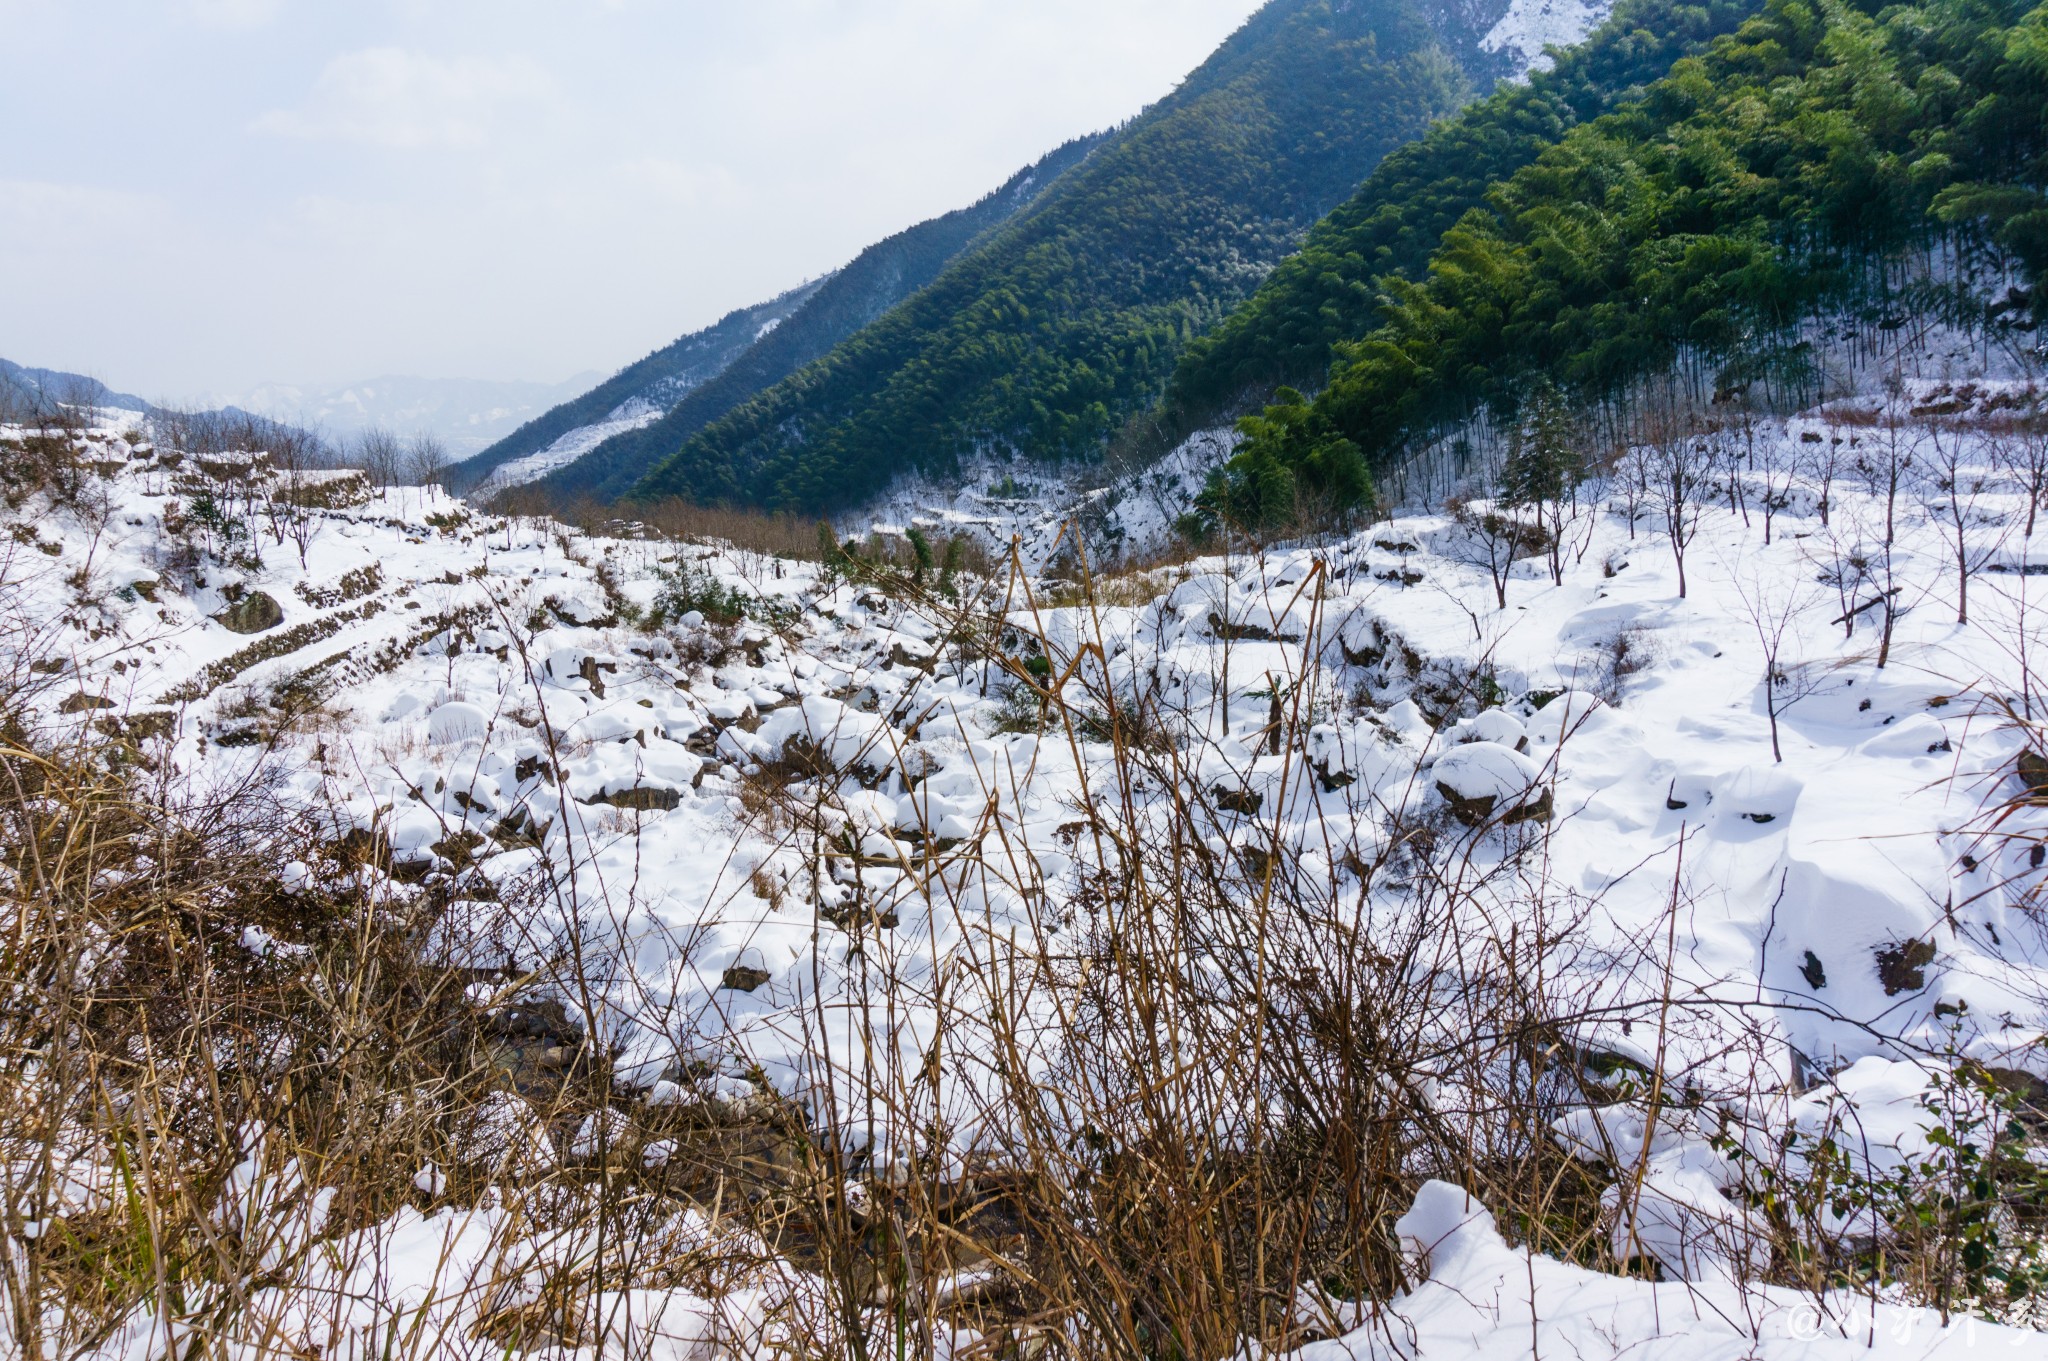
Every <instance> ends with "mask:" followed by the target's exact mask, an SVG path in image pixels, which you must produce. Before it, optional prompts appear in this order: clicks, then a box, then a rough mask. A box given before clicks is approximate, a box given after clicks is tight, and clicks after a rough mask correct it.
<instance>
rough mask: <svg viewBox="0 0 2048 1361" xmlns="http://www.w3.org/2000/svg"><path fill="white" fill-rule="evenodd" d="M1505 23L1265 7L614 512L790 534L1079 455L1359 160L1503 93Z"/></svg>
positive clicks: (1285, 1)
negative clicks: (863, 506)
mask: <svg viewBox="0 0 2048 1361" xmlns="http://www.w3.org/2000/svg"><path fill="white" fill-rule="evenodd" d="M1506 12H1507V5H1506V4H1505V3H1498V4H1491V5H1488V4H1475V5H1466V6H1462V7H1456V6H1445V5H1441V4H1433V3H1427V2H1426V0H1273V3H1271V4H1268V5H1267V6H1266V7H1265V8H1264V9H1262V10H1260V11H1259V12H1258V13H1257V14H1256V15H1255V16H1253V18H1252V19H1251V20H1249V21H1248V22H1247V23H1246V24H1245V25H1244V26H1243V27H1242V28H1241V29H1240V30H1239V31H1238V32H1237V33H1236V34H1235V35H1233V36H1232V37H1231V38H1230V39H1229V40H1228V41H1227V42H1225V43H1224V44H1223V46H1222V47H1221V48H1220V49H1219V50H1218V51H1217V52H1216V53H1215V54H1214V55H1213V56H1212V57H1211V58H1210V59H1209V60H1208V61H1207V62H1205V63H1204V64H1203V65H1202V66H1201V67H1200V68H1199V69H1197V70H1196V71H1195V72H1194V73H1193V74H1192V75H1190V76H1189V77H1188V79H1187V80H1186V81H1185V82H1184V83H1183V84H1182V85H1181V86H1180V88H1179V89H1177V90H1175V91H1174V92H1173V93H1172V94H1171V95H1169V96H1168V97H1167V98H1165V99H1163V100H1161V101H1160V102H1159V103H1157V104H1155V105H1153V106H1152V107H1151V108H1149V109H1147V110H1146V111H1145V112H1144V113H1143V114H1142V115H1140V116H1139V117H1138V118H1136V119H1135V120H1133V121H1132V122H1131V123H1129V124H1127V125H1125V126H1124V127H1123V128H1121V129H1119V130H1118V131H1117V133H1116V134H1115V135H1114V136H1113V137H1111V138H1110V139H1108V140H1107V141H1105V142H1104V144H1103V145H1102V146H1101V147H1100V148H1098V149H1097V150H1096V151H1095V153H1094V154H1093V155H1091V156H1090V157H1089V158H1088V159H1087V160H1086V161H1085V162H1084V163H1083V164H1081V165H1080V166H1078V167H1076V168H1075V169H1074V170H1073V171H1071V172H1070V173H1068V174H1067V175H1066V176H1064V177H1063V178H1062V179H1060V180H1059V181H1058V182H1057V183H1055V184H1054V185H1053V186H1052V187H1051V188H1049V189H1048V190H1046V192H1045V193H1044V194H1043V195H1042V196H1041V197H1040V198H1039V199H1038V200H1037V201H1036V202H1035V203H1034V204H1033V205H1032V206H1031V208H1030V209H1029V210H1028V211H1026V212H1024V213H1022V214H1020V215H1018V217H1017V218H1016V219H1015V220H1013V221H1012V222H1010V223H1009V224H1008V225H1007V226H1005V227H1004V228H1002V229H1001V230H1000V231H997V232H995V233H992V234H991V235H990V236H989V237H988V238H987V239H986V240H984V241H982V242H980V243H979V244H977V245H976V246H975V247H974V248H973V249H972V250H970V251H968V252H966V253H964V254H963V255H962V256H961V257H960V258H959V259H957V260H956V261H954V262H953V263H952V264H951V265H950V266H949V267H948V268H947V269H946V270H945V271H944V273H942V274H941V275H940V276H939V277H938V278H937V279H936V280H935V281H934V282H933V283H932V284H931V286H930V287H928V288H926V289H924V290H923V291H921V292H919V293H917V294H916V295H914V296H913V297H911V298H910V299H909V300H908V301H906V302H905V303H903V304H902V305H901V306H899V307H897V308H896V309H894V310H893V311H891V312H890V313H888V314H887V315H886V316H884V317H882V318H881V319H880V320H879V321H877V322H875V323H874V324H873V325H871V326H869V327H867V328H866V329H864V330H862V331H860V332H858V333H857V334H855V335H854V336H853V337H852V338H850V339H849V340H847V341H846V342H845V343H844V344H842V345H840V346H839V347H838V348H837V349H835V350H834V351H832V352H831V353H830V354H829V355H827V356H826V357H825V358H823V359H821V360H819V361H818V362H816V363H814V364H811V365H810V366H808V367H806V368H804V369H802V370H800V371H798V372H797V373H795V374H793V375H791V376H790V377H788V378H785V379H784V380H782V381H781V382H780V383H778V384H776V385H775V386H774V387H772V388H770V389H768V390H767V391H765V392H763V393H760V394H759V395H757V396H755V397H753V398H751V399H750V400H748V401H747V402H746V403H744V404H743V405H741V406H739V407H737V408H735V409H734V410H732V411H731V412H730V414H728V415H726V416H724V417H723V418H721V419H720V420H718V421H716V422H714V423H713V424H711V425H709V426H707V427H705V428H704V429H703V430H701V431H699V432H698V433H697V434H696V435H695V436H693V437H692V438H691V439H690V440H689V441H688V442H687V443H686V444H684V445H683V446H682V447H681V449H680V450H678V451H677V452H675V453H674V454H673V456H672V457H670V458H669V459H668V460H667V461H666V462H664V463H663V464H662V465H661V466H660V467H659V468H658V469H656V470H655V472H654V473H653V474H652V475H650V476H649V477H647V478H646V479H644V480H643V481H642V482H641V483H640V484H639V485H638V486H637V487H636V488H635V489H634V490H635V493H636V494H637V495H641V496H660V495H682V496H688V497H692V498H695V499H698V500H700V501H711V502H734V503H742V504H748V505H755V506H761V507H776V508H790V509H805V510H821V509H829V508H832V507H836V506H843V505H846V504H849V503H852V502H854V501H857V500H859V499H860V498H862V497H864V496H868V495H871V494H872V493H874V492H876V491H878V490H879V489H880V488H881V487H882V486H884V485H885V484H886V483H887V482H888V481H889V479H890V478H891V477H892V476H893V475H895V474H896V473H898V472H901V471H906V470H909V469H921V470H924V471H928V472H942V471H944V470H946V469H948V468H950V467H952V466H954V465H955V464H956V463H957V461H958V460H959V459H960V458H961V457H962V456H964V455H968V454H971V453H974V452H976V451H979V450H987V449H1004V450H1012V451H1016V452H1020V453H1023V454H1026V455H1030V456H1034V457H1039V458H1045V459H1059V458H1065V457H1074V456H1081V457H1087V456H1092V455H1095V454H1098V453H1100V451H1101V450H1102V448H1103V446H1104V444H1105V442H1106V440H1107V439H1108V437H1109V435H1110V434H1111V433H1112V432H1113V431H1114V430H1116V429H1117V427H1118V426H1119V425H1120V424H1121V423H1122V421H1123V420H1124V419H1125V418H1126V417H1127V416H1129V415H1130V414H1131V413H1133V412H1134V411H1137V410H1140V409H1142V408H1143V407H1145V406H1147V405H1149V404H1150V402H1151V401H1152V400H1153V399H1154V398H1155V397H1156V396H1157V394H1158V393H1159V391H1160V390H1161V388H1162V386H1163V385H1164V383H1165V381H1166V378H1167V376H1168V375H1169V374H1170V373H1171V372H1172V370H1173V367H1174V364H1175V363H1176V361H1177V360H1178V359H1179V357H1180V354H1181V352H1182V351H1183V350H1184V349H1185V348H1186V347H1187V345H1188V343H1189V342H1190V341H1192V340H1193V339H1194V338H1195V337H1196V336H1198V335H1200V334H1202V333H1203V332H1204V331H1206V330H1208V329H1209V328H1210V327H1212V326H1214V325H1215V324H1216V323H1217V322H1219V321H1221V320H1222V319H1223V318H1224V317H1225V316H1227V315H1228V314H1229V313H1230V312H1231V311H1232V310H1233V309H1234V308H1235V307H1236V306H1237V305H1238V304H1239V303H1240V302H1241V301H1243V299H1245V298H1246V297H1248V296H1249V295H1250V294H1251V293H1252V291H1253V290H1254V289H1255V288H1257V286H1258V285H1259V283H1260V281H1261V280H1262V279H1264V278H1265V276H1266V275H1267V273H1268V272H1270V271H1271V269H1272V268H1273V266H1274V265H1276V264H1277V263H1278V262H1279V261H1280V260H1281V259H1283V258H1285V257H1286V256H1287V255H1288V254H1290V253H1291V252H1292V251H1293V250H1294V249H1296V248H1297V247H1298V246H1299V244H1300V242H1301V239H1302V236H1303V234H1304V233H1305V232H1306V231H1307V230H1308V228H1309V227H1310V226H1311V225H1312V224H1313V223H1314V222H1315V221H1316V220H1317V219H1318V218H1320V217H1321V216H1322V215H1323V214H1324V213H1326V212H1328V211H1329V210H1330V209H1331V208H1333V207H1335V206H1336V205H1337V204H1338V203H1340V202H1341V201H1343V199H1344V198H1345V197H1346V196H1348V195H1349V194H1350V193H1351V192H1352V191H1353V190H1354V189H1355V188H1356V186H1357V185H1358V183H1359V181H1360V180H1362V179H1363V178H1364V177H1365V176H1366V175H1367V174H1368V173H1370V172H1371V170H1372V169H1373V167H1374V166H1375V165H1377V164H1378V163H1379V161H1380V158H1381V157H1383V156H1385V155H1386V154H1387V153H1388V152H1389V151H1391V150H1393V149H1394V148H1395V147H1398V146H1400V145H1401V144H1402V143H1404V142H1407V141H1409V140H1411V139H1413V138H1414V137H1416V136H1418V135H1420V134H1421V133H1422V132H1423V130H1424V129H1426V128H1427V127H1428V126H1429V124H1430V123H1431V122H1433V121H1434V120H1436V119H1437V118H1440V117H1442V116H1444V115H1445V114H1448V113H1451V112H1454V111H1455V110H1457V109H1458V108H1460V107H1462V106H1463V105H1464V104H1465V103H1466V102H1467V101H1468V100H1469V99H1470V98H1471V96H1472V94H1473V91H1474V89H1475V87H1476V86H1484V85H1485V84H1488V83H1490V81H1491V79H1492V76H1493V75H1495V74H1498V73H1500V72H1501V71H1503V70H1507V69H1511V68H1512V65H1513V62H1512V58H1510V57H1509V56H1507V55H1506V54H1503V53H1489V52H1487V51H1484V50H1483V49H1482V48H1481V47H1480V45H1479V39H1478V37H1477V36H1475V35H1483V34H1485V33H1488V32H1491V30H1492V29H1493V28H1494V27H1495V26H1496V25H1497V24H1498V23H1499V21H1500V19H1501V18H1502V17H1503V16H1504V15H1505V14H1506Z"/></svg>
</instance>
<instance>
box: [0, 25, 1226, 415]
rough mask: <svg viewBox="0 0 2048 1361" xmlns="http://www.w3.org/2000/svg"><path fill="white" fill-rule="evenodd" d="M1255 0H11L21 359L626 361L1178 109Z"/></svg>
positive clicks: (147, 388) (433, 369) (190, 364)
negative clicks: (1154, 108)
mask: <svg viewBox="0 0 2048 1361" xmlns="http://www.w3.org/2000/svg"><path fill="white" fill-rule="evenodd" d="M1258 4H1259V0H0V128H4V129H5V133H4V134H0V356H4V357H6V358H9V359H13V360H15V361H16V362H19V363H27V364H37V365H42V366H46V367H50V368H64V369H72V370H77V371H81V372H86V373H90V374H92V375H94V376H96V377H99V378H102V379H104V380H105V381H107V382H109V383H112V384H114V385H115V386H118V387H122V388H126V389H129V390H133V391H138V392H140V393H141V394H142V395H143V396H145V397H156V398H170V399H180V398H193V397H198V396H202V395H205V394H209V393H221V392H235V391H240V390H243V389H246V388H249V387H252V386H254V385H256V384H258V383H260V382H265V381H285V382H301V383H326V382H342V381H350V380H355V379H360V378H367V377H372V376H375V375H378V374H386V373H396V374H420V375H426V376H433V377H471V378H529V379H540V380H549V381H552V380H559V379H563V378H567V377H568V376H570V375H571V374H573V373H576V372H579V371H582V370H586V369H604V370H610V369H613V368H616V367H618V366H619V365H621V364H623V363H626V362H628V361H630V360H632V359H635V358H637V357H639V356H640V355H641V354H644V353H646V352H647V351H648V350H650V349H653V348H655V347H656V346H658V345H660V344H663V343H665V342H667V341H669V340H672V339H674V338H675V337H676V336H677V335H679V334H681V333H683V332H684V331H687V330H692V329H695V328H696V327H698V326H701V325H704V324H707V323H709V322H711V321H713V320H715V319H716V318H717V317H718V316H719V315H720V314H722V313H723V312H725V311H728V310H730V309H731V308H734V307H738V306H742V305H745V304H748V303H753V302H758V301H760V300H762V299H764V298H767V297H770V296H772V295H773V294H775V293H777V292H780V291H781V290H783V289H785V288H788V287H790V286H792V285H794V284H796V283H798V282H800V281H801V280H802V279H804V278H805V277H807V276H812V275H816V274H821V273H823V272H825V271H826V270H829V269H832V268H835V267H836V266H838V265H840V264H843V263H845V261H846V260H848V259H850V258H851V257H852V256H853V255H854V254H855V253H857V252H858V251H859V250H860V249H861V247H863V246H865V245H868V244H869V243H871V242H873V241H875V240H877V239H879V238H881V237H883V236H886V235H888V234H889V233H891V232H893V231H896V230H899V229H901V228H903V227H906V226H908V225H910V224H911V223H913V222H916V221H919V220H921V219H923V218H926V217H930V216H932V215H934V214H936V213H940V212H944V211H946V210H948V209H951V208H956V207H961V206H964V205H965V204H967V203H969V202H971V201H972V200H974V199H976V198H978V197H980V196H981V195H982V194H983V193H985V192H987V191H988V190H990V189H992V188H994V187H995V186H996V185H997V184H999V183H1001V182H1002V180H1003V179H1004V178H1006V177H1007V176H1008V175H1009V174H1010V173H1011V172H1012V171H1014V170H1016V169H1018V168H1019V167H1021V166H1023V165H1025V164H1027V163H1029V162H1030V161H1032V160H1034V159H1036V158H1037V157H1038V156H1039V155H1041V154H1042V153H1044V152H1045V151H1048V150H1050V149H1051V148H1052V147H1053V146H1055V145H1056V144H1058V143H1059V142H1061V141H1063V140H1065V139H1066V138H1068V137H1072V136H1075V135H1078V134H1080V133H1084V132H1088V131H1091V130H1093V129H1095V128H1098V127H1104V126H1108V125H1110V124H1113V123H1115V122H1117V121H1119V120H1120V119H1123V118H1126V117H1128V116H1130V115H1131V114H1134V113H1136V112H1137V111H1138V110H1139V109H1140V108H1142V107H1143V106H1144V105H1146V104H1147V103H1149V102H1151V101H1153V100H1155V99H1157V98H1159V97H1160V96H1161V95H1164V94H1165V93H1166V92H1167V91H1169V90H1170V89H1172V88H1173V86H1174V84H1175V83H1177V82H1178V81H1179V79H1180V78H1181V77H1182V76H1183V75H1185V74H1186V73H1187V72H1188V71H1190V70H1192V69H1193V68H1194V67H1195V66H1196V65H1197V64H1199V63H1200V62H1201V60H1202V59H1203V58H1204V57H1205V56H1207V55H1208V53H1209V52H1210V51H1211V50H1212V49H1213V48H1214V47H1215V46H1216V45H1217V44H1218V43H1219V42H1221V41H1222V40H1223V38H1225V37H1226V36H1228V34H1229V33H1230V32H1231V31H1232V30H1233V29H1235V28H1236V27H1237V26H1238V25H1239V24H1240V23H1242V22H1243V21H1244V19H1245V18H1246V17H1247V16H1249V15H1250V14H1251V13H1252V11H1254V10H1255V9H1257V8H1258Z"/></svg>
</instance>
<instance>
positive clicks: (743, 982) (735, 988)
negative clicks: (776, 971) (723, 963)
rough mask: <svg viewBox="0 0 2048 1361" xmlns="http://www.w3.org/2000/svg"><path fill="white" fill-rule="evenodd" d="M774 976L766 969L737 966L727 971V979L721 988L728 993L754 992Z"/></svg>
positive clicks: (744, 965) (721, 983)
mask: <svg viewBox="0 0 2048 1361" xmlns="http://www.w3.org/2000/svg"><path fill="white" fill-rule="evenodd" d="M773 976H774V975H772V974H770V973H769V972H768V971H767V970H766V969H756V968H754V967H752V966H751V965H747V964H735V965H733V966H732V967H731V968H729V969H727V970H726V971H725V978H724V979H723V980H722V981H721V982H720V984H719V986H720V987H722V988H724V989H725V990H726V991H728V992H753V991H754V990H755V989H756V988H759V987H761V986H763V985H764V984H766V983H767V982H768V980H769V979H770V978H772V977H773Z"/></svg>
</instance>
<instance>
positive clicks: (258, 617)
mask: <svg viewBox="0 0 2048 1361" xmlns="http://www.w3.org/2000/svg"><path fill="white" fill-rule="evenodd" d="M213 617H214V619H215V620H216V621H218V622H219V624H220V625H221V627H222V628H225V629H226V630H227V631H228V632H230V633H262V632H263V631H265V630H266V629H274V628H276V627H277V626H278V625H279V624H282V623H283V622H284V607H283V606H282V605H280V604H278V603H277V601H276V600H275V599H273V598H272V597H271V595H270V593H269V592H268V591H251V592H249V593H248V594H247V595H245V596H243V597H242V598H241V599H240V600H237V601H236V602H235V603H234V604H232V605H230V606H228V607H227V608H226V609H224V610H222V611H221V612H220V613H219V614H216V615H215V616H213Z"/></svg>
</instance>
